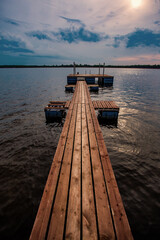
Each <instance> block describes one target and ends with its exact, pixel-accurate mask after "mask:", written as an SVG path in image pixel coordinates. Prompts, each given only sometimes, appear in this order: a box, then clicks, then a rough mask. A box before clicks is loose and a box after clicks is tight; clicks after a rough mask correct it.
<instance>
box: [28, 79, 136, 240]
mask: <svg viewBox="0 0 160 240" xmlns="http://www.w3.org/2000/svg"><path fill="white" fill-rule="evenodd" d="M63 104H64V103H63ZM35 239H49V240H50V239H56V240H58V239H76V240H78V239H79V240H80V239H85V240H88V239H107V240H111V239H118V240H129V239H133V237H132V233H131V230H130V226H129V223H128V219H127V216H126V213H125V210H124V206H123V203H122V199H121V196H120V193H119V190H118V186H117V183H116V179H115V176H114V173H113V169H112V166H111V162H110V159H109V156H108V152H107V149H106V146H105V143H104V139H103V135H102V132H101V129H100V126H99V123H98V120H97V117H96V114H95V110H94V104H93V103H92V100H91V97H90V94H89V91H88V87H87V84H86V82H85V81H77V84H76V88H75V92H74V94H73V97H72V100H71V102H70V104H69V109H68V113H67V116H66V120H65V123H64V126H63V129H62V133H61V135H60V139H59V142H58V146H57V150H56V153H55V156H54V159H53V163H52V165H51V169H50V172H49V176H48V180H47V183H46V186H45V189H44V192H43V196H42V199H41V202H40V206H39V209H38V213H37V216H36V219H35V223H34V226H33V229H32V232H31V236H30V240H35Z"/></svg>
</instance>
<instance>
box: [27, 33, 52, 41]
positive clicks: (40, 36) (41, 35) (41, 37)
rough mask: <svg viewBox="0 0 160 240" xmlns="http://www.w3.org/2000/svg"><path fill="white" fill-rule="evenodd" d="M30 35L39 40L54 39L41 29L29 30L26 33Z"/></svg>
mask: <svg viewBox="0 0 160 240" xmlns="http://www.w3.org/2000/svg"><path fill="white" fill-rule="evenodd" d="M26 34H27V35H28V36H29V37H35V38H37V39H38V40H49V41H51V40H52V39H51V38H50V37H49V36H48V35H47V34H45V33H43V32H40V31H34V32H29V33H26Z"/></svg>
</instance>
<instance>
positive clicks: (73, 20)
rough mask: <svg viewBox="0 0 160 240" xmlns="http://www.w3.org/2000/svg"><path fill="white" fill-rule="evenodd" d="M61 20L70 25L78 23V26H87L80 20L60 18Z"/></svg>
mask: <svg viewBox="0 0 160 240" xmlns="http://www.w3.org/2000/svg"><path fill="white" fill-rule="evenodd" d="M60 18H62V19H64V20H66V21H67V22H68V23H78V24H80V25H82V26H85V24H84V23H83V22H82V21H81V20H79V19H74V18H66V17H63V16H60Z"/></svg>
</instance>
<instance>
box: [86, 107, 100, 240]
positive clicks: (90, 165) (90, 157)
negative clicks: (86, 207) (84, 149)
mask: <svg viewBox="0 0 160 240" xmlns="http://www.w3.org/2000/svg"><path fill="white" fill-rule="evenodd" d="M85 111H86V104H85ZM86 125H87V135H88V145H89V153H90V166H91V175H92V185H93V197H94V205H95V215H96V225H97V237H98V239H100V238H99V226H98V214H97V207H96V196H95V187H94V177H93V166H92V160H91V146H90V139H89V128H88V120H87V114H86Z"/></svg>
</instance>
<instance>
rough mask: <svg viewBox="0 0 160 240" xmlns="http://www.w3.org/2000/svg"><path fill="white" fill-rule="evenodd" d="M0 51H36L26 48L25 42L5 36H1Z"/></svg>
mask: <svg viewBox="0 0 160 240" xmlns="http://www.w3.org/2000/svg"><path fill="white" fill-rule="evenodd" d="M0 52H1V53H4V52H14V53H34V52H33V51H32V50H29V49H27V48H26V46H25V43H24V42H22V41H19V40H14V39H10V38H6V37H3V36H0Z"/></svg>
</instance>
